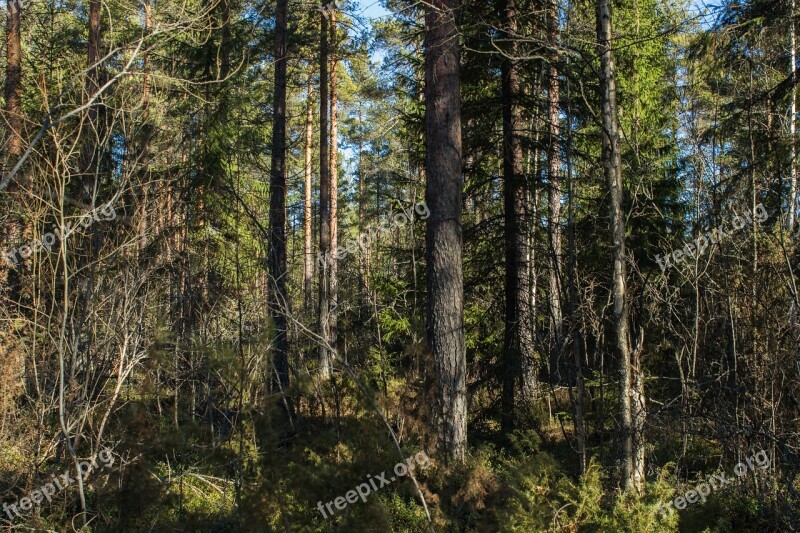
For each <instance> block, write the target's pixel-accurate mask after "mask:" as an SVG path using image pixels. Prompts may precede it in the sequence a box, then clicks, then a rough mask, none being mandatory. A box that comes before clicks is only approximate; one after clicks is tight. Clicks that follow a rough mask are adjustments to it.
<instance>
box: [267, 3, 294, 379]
mask: <svg viewBox="0 0 800 533" xmlns="http://www.w3.org/2000/svg"><path fill="white" fill-rule="evenodd" d="M287 4H288V0H278V4H277V10H276V12H275V105H274V108H273V109H274V113H275V115H274V118H273V126H272V175H271V177H270V184H269V275H270V281H271V286H270V290H269V308H270V311H271V314H272V319H273V322H274V325H275V343H274V357H273V364H274V365H275V381H274V391H275V392H276V393H277V392H285V391H286V389H287V387H288V386H289V339H288V337H287V331H286V324H287V313H288V312H289V308H288V306H289V301H288V296H287V292H286V19H287Z"/></svg>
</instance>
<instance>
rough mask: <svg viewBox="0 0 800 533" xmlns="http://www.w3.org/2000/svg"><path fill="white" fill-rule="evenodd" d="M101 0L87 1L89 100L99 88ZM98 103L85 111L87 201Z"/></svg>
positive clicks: (92, 185) (93, 172)
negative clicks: (87, 136)
mask: <svg viewBox="0 0 800 533" xmlns="http://www.w3.org/2000/svg"><path fill="white" fill-rule="evenodd" d="M102 9H103V6H102V0H90V3H89V42H88V44H87V47H86V63H87V66H88V68H89V71H88V74H87V76H86V97H87V99H88V100H91V99H92V98H94V97H95V96H96V95H97V92H98V91H99V90H100V66H99V65H97V62H98V61H99V60H100V39H101V37H102V34H101V26H100V16H101V15H102ZM98 118H99V112H98V103H97V102H94V103H93V104H92V105H90V106H89V109H88V111H87V122H88V124H87V126H88V128H87V129H88V132H89V141H88V142H87V143H86V145H85V146H84V152H83V161H82V165H81V172H83V173H84V176H83V186H84V195H85V196H84V198H85V199H86V201H87V203H89V201H91V199H92V197H93V194H94V190H95V188H96V187H97V172H96V169H95V168H94V167H95V165H96V163H97V161H96V159H95V152H96V150H97V145H96V144H95V142H94V140H92V136H94V137H95V139H97V140H99V141H102V139H103V134H102V132H101V131H100V123H99V120H98Z"/></svg>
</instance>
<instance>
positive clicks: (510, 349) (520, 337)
mask: <svg viewBox="0 0 800 533" xmlns="http://www.w3.org/2000/svg"><path fill="white" fill-rule="evenodd" d="M501 9H502V13H501V15H502V16H503V17H504V24H505V29H504V34H505V35H504V38H505V39H507V42H508V44H507V49H506V55H507V57H504V58H503V63H502V100H503V102H502V103H503V178H504V179H503V181H504V213H505V224H504V237H505V260H506V273H505V297H506V303H505V305H506V309H505V311H506V317H505V318H506V320H505V332H504V336H503V345H504V346H503V357H504V362H503V365H502V367H503V368H502V374H503V392H502V399H501V400H502V416H501V426H502V429H503V431H504V432H509V431H511V430H512V429H513V428H514V401H515V396H516V395H515V384H516V383H517V382H518V380H519V379H520V378H521V371H522V361H524V360H529V359H532V358H533V338H532V331H531V321H530V315H529V309H530V278H529V277H528V249H527V246H528V242H527V233H526V231H525V229H526V225H525V222H526V216H525V215H526V211H525V209H526V202H525V199H526V189H525V176H524V168H523V153H522V143H521V142H520V132H521V131H522V129H523V126H522V116H521V112H520V108H519V105H518V102H519V97H520V75H519V64H518V61H517V60H516V59H515V58H516V55H517V44H516V41H515V39H516V33H517V27H518V25H517V11H516V3H515V0H505V1H504V2H502V3H501Z"/></svg>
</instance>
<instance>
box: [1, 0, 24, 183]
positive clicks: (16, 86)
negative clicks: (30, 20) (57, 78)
mask: <svg viewBox="0 0 800 533" xmlns="http://www.w3.org/2000/svg"><path fill="white" fill-rule="evenodd" d="M21 23H22V15H21V13H20V10H19V7H18V6H17V2H16V1H15V0H8V15H7V22H6V51H7V52H6V86H5V97H6V121H7V133H6V136H7V137H6V152H7V154H8V162H9V163H10V164H9V165H7V166H8V167H9V168H11V167H12V166H13V165H14V164H15V163H16V162H17V159H19V158H20V157H22V38H21ZM12 185H13V184H12Z"/></svg>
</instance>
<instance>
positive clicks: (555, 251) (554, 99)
mask: <svg viewBox="0 0 800 533" xmlns="http://www.w3.org/2000/svg"><path fill="white" fill-rule="evenodd" d="M547 41H548V44H549V46H550V51H549V56H550V57H549V65H548V70H547V122H548V132H549V135H548V148H547V159H548V163H549V173H548V183H549V187H548V189H547V198H548V204H549V207H550V220H549V224H548V232H547V236H548V241H549V243H548V244H549V253H548V256H549V258H550V269H549V272H548V283H549V286H550V287H549V288H550V291H549V294H548V296H549V307H550V338H551V346H550V380H551V383H554V384H555V383H559V382H561V380H562V378H563V375H562V374H563V372H562V369H563V368H564V366H565V364H564V361H562V358H561V353H562V351H563V347H564V324H563V313H562V311H561V275H560V274H561V148H560V146H559V135H560V131H561V127H560V124H559V122H560V117H559V100H560V87H559V82H558V64H557V61H558V48H557V47H558V2H557V0H549V1H548V9H547Z"/></svg>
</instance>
